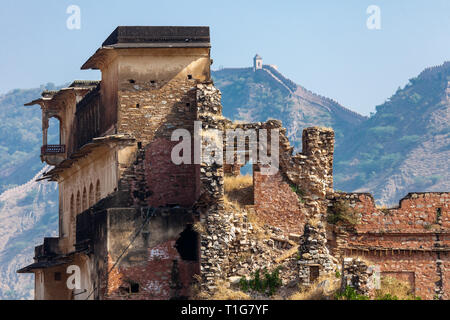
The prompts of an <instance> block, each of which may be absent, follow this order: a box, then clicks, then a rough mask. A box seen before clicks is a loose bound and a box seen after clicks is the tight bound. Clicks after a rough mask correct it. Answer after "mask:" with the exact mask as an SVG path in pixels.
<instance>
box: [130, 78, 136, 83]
mask: <svg viewBox="0 0 450 320" xmlns="http://www.w3.org/2000/svg"><path fill="white" fill-rule="evenodd" d="M128 81H129V82H130V83H136V81H134V80H133V79H130V80H128Z"/></svg>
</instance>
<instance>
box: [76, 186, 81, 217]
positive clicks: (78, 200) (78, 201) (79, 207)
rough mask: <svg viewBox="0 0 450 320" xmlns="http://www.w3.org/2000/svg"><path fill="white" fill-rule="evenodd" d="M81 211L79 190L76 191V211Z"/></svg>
mask: <svg viewBox="0 0 450 320" xmlns="http://www.w3.org/2000/svg"><path fill="white" fill-rule="evenodd" d="M80 212H81V196H80V191H78V192H77V213H80Z"/></svg>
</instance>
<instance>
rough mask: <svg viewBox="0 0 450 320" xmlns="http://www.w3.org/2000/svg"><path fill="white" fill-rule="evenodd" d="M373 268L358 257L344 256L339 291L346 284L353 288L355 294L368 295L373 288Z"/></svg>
mask: <svg viewBox="0 0 450 320" xmlns="http://www.w3.org/2000/svg"><path fill="white" fill-rule="evenodd" d="M373 275H374V269H372V268H369V266H368V265H367V264H366V263H365V262H364V261H362V260H361V259H359V258H344V260H343V261H342V278H341V291H344V290H345V288H346V287H347V286H349V287H352V288H354V289H355V291H356V293H357V294H360V295H365V296H369V295H370V294H371V293H372V292H371V290H372V289H373V285H372V282H373V279H372V276H373Z"/></svg>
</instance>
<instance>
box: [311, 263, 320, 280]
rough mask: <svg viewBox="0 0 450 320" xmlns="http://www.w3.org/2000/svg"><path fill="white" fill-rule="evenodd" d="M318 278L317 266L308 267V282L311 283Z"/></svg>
mask: <svg viewBox="0 0 450 320" xmlns="http://www.w3.org/2000/svg"><path fill="white" fill-rule="evenodd" d="M318 278H319V266H310V267H309V282H310V283H312V282H314V281H315V280H317V279H318Z"/></svg>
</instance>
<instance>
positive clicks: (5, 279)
mask: <svg viewBox="0 0 450 320" xmlns="http://www.w3.org/2000/svg"><path fill="white" fill-rule="evenodd" d="M48 169H49V168H48V167H44V168H43V169H42V170H40V171H39V172H38V174H37V175H36V176H34V177H33V178H32V179H31V180H30V181H29V182H27V183H25V184H23V185H21V186H18V187H15V188H12V189H9V190H7V191H5V192H3V193H2V194H0V221H1V222H0V223H1V228H0V280H1V281H0V300H1V299H32V298H33V289H34V284H33V276H32V275H28V274H17V273H16V271H17V270H18V269H20V268H22V267H23V266H25V265H27V264H30V263H32V262H33V256H34V246H36V245H39V244H41V243H42V239H43V237H49V236H56V234H57V230H58V191H57V186H56V184H55V183H49V182H36V181H35V180H36V178H38V177H39V176H40V175H41V174H42V173H43V172H44V171H45V170H48Z"/></svg>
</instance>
